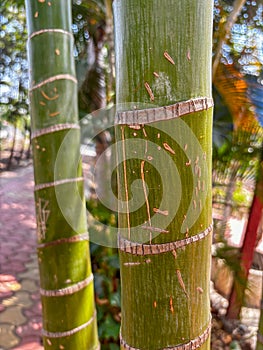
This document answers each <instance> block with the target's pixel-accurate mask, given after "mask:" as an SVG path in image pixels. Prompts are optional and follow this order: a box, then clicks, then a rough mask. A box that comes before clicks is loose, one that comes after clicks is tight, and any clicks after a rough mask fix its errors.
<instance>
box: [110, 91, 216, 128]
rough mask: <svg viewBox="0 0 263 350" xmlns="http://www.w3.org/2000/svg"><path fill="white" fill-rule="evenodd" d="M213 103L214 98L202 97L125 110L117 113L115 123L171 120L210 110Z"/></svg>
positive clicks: (132, 123)
mask: <svg viewBox="0 0 263 350" xmlns="http://www.w3.org/2000/svg"><path fill="white" fill-rule="evenodd" d="M213 105H214V102H213V99H212V98H210V97H200V98H196V99H191V100H187V101H183V102H178V103H175V104H174V105H170V106H164V107H157V108H147V109H140V110H130V111H123V112H118V113H117V116H116V119H115V124H128V125H136V124H148V123H153V122H156V121H161V120H169V119H173V118H179V117H182V116H184V115H186V114H189V113H194V112H200V111H204V110H208V109H209V108H212V107H213ZM194 117H195V115H194V114H193V118H194Z"/></svg>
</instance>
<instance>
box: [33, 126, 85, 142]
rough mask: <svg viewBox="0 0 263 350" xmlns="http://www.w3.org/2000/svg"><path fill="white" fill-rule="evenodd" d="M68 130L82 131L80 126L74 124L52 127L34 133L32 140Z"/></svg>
mask: <svg viewBox="0 0 263 350" xmlns="http://www.w3.org/2000/svg"><path fill="white" fill-rule="evenodd" d="M67 129H80V126H79V125H78V124H73V123H65V124H57V125H52V126H49V127H47V128H43V129H39V130H36V131H33V132H32V136H31V139H32V140H33V139H34V138H36V137H39V136H42V135H46V134H52V133H53V132H57V131H61V130H67Z"/></svg>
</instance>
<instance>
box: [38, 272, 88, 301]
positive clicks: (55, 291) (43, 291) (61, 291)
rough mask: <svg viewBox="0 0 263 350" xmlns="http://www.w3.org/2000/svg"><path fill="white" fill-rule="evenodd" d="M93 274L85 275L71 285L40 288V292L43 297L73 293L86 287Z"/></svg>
mask: <svg viewBox="0 0 263 350" xmlns="http://www.w3.org/2000/svg"><path fill="white" fill-rule="evenodd" d="M93 278H94V277H93V274H91V275H90V276H89V277H87V278H86V279H85V280H83V281H80V282H77V283H75V284H73V285H71V286H68V287H65V288H60V289H52V290H51V289H50V290H47V289H43V288H40V294H41V295H42V296H45V297H60V296H65V295H71V294H75V293H77V292H78V291H80V290H82V289H83V288H85V287H87V286H88V285H89V284H90V283H91V282H92V281H93Z"/></svg>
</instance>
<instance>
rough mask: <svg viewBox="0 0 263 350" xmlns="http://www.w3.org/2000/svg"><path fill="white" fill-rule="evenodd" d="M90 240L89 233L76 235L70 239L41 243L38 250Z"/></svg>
mask: <svg viewBox="0 0 263 350" xmlns="http://www.w3.org/2000/svg"><path fill="white" fill-rule="evenodd" d="M88 240H89V234H88V232H86V233H81V234H79V235H75V236H72V237H68V238H60V239H57V240H55V241H51V242H45V243H40V244H38V245H37V248H38V249H42V248H47V247H51V246H55V245H58V244H63V243H77V242H82V241H88Z"/></svg>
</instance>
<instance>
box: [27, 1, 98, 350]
mask: <svg viewBox="0 0 263 350" xmlns="http://www.w3.org/2000/svg"><path fill="white" fill-rule="evenodd" d="M26 9H27V21H28V33H29V43H28V44H29V45H28V49H29V60H30V78H31V82H30V105H31V125H32V146H33V158H34V175H35V204H36V216H37V233H38V261H39V271H40V287H41V289H40V292H41V298H42V309H43V340H44V347H45V349H50V350H52V349H56V350H57V349H72V350H73V349H74V350H75V349H78V350H82V349H83V350H84V349H85V350H87V349H97V348H98V347H99V343H98V337H97V325H96V313H95V305H94V298H93V297H94V292H93V283H92V281H93V278H92V277H93V276H92V273H91V264H90V258H89V242H88V234H87V224H86V211H85V200H84V191H83V178H82V169H81V161H80V151H79V149H80V135H79V134H80V133H79V127H78V124H77V123H78V108H77V81H76V78H75V66H74V59H73V37H72V34H71V1H70V0H58V1H45V0H38V1H33V0H27V1H26Z"/></svg>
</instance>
